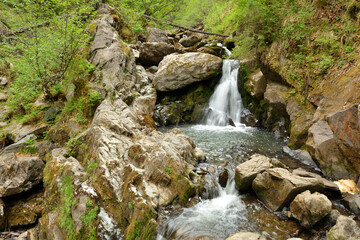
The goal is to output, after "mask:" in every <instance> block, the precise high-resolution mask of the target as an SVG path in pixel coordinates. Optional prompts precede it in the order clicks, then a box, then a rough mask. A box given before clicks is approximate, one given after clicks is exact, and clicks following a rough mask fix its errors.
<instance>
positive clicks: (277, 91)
mask: <svg viewBox="0 0 360 240" xmlns="http://www.w3.org/2000/svg"><path fill="white" fill-rule="evenodd" d="M289 90H290V88H288V87H286V86H284V85H281V84H279V83H274V82H269V83H268V84H267V86H266V91H265V93H264V99H265V100H266V101H267V102H268V103H269V104H270V105H271V106H273V107H274V108H275V109H277V110H278V111H280V112H281V113H282V114H283V115H285V114H287V112H286V99H287V95H288V93H289Z"/></svg>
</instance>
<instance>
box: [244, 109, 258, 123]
mask: <svg viewBox="0 0 360 240" xmlns="http://www.w3.org/2000/svg"><path fill="white" fill-rule="evenodd" d="M241 123H244V124H245V125H246V126H250V127H256V126H257V123H258V120H257V119H256V117H255V116H254V114H252V113H251V112H250V111H249V110H248V109H244V110H243V111H242V114H241Z"/></svg>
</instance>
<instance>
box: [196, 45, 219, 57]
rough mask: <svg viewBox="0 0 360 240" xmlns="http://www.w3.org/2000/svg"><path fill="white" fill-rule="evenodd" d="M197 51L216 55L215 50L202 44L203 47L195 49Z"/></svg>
mask: <svg viewBox="0 0 360 240" xmlns="http://www.w3.org/2000/svg"><path fill="white" fill-rule="evenodd" d="M197 51H198V52H202V53H208V54H211V55H215V56H217V54H216V52H215V51H214V50H212V49H211V48H209V47H205V46H204V47H201V48H199V49H197Z"/></svg>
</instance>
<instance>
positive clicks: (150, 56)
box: [139, 42, 175, 66]
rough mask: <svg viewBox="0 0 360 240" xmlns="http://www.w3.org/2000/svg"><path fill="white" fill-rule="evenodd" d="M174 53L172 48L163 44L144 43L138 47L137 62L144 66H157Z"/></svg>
mask: <svg viewBox="0 0 360 240" xmlns="http://www.w3.org/2000/svg"><path fill="white" fill-rule="evenodd" d="M174 52H175V48H174V46H172V45H170V44H167V43H164V42H144V43H142V44H141V47H140V56H139V61H140V62H141V63H142V64H143V65H145V66H152V65H158V64H159V63H160V62H161V60H163V58H164V57H165V56H167V55H169V54H171V53H174Z"/></svg>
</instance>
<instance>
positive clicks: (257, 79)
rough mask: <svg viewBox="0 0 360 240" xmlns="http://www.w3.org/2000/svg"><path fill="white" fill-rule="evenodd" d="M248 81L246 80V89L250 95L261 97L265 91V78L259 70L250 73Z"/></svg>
mask: <svg viewBox="0 0 360 240" xmlns="http://www.w3.org/2000/svg"><path fill="white" fill-rule="evenodd" d="M249 79H250V81H249V82H248V84H247V86H248V91H249V93H250V94H251V96H253V97H255V98H257V99H261V98H263V96H264V93H265V91H266V85H267V80H266V78H265V76H264V74H263V73H262V72H261V70H260V69H259V70H257V71H256V72H255V73H253V74H251V75H250V77H249Z"/></svg>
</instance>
